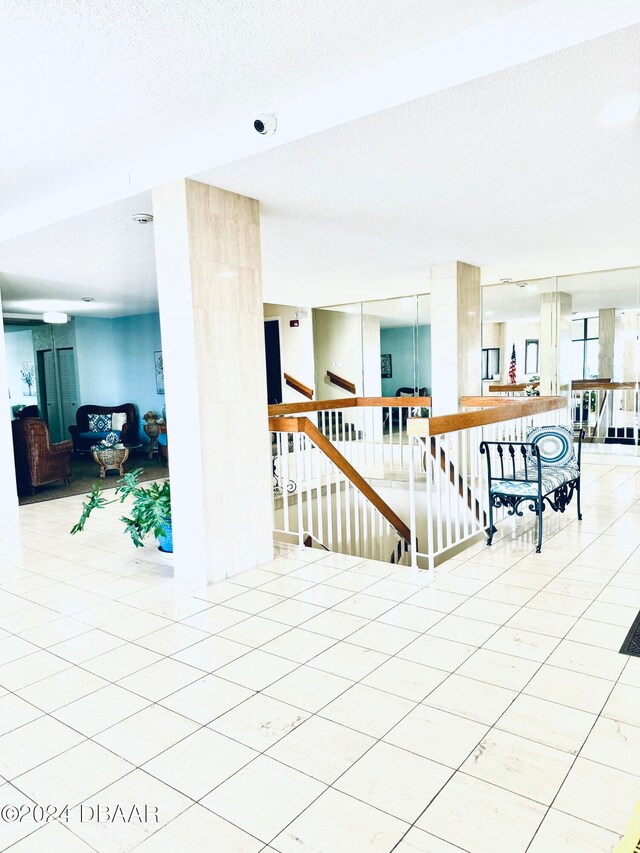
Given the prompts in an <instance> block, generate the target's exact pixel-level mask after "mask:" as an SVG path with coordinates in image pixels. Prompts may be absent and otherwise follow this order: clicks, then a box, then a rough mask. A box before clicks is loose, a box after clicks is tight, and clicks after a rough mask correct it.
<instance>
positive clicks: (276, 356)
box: [264, 317, 282, 406]
mask: <svg viewBox="0 0 640 853" xmlns="http://www.w3.org/2000/svg"><path fill="white" fill-rule="evenodd" d="M264 348H265V353H266V357H267V401H268V403H269V405H270V406H272V405H274V404H277V403H281V402H282V362H281V360H280V321H279V320H278V319H277V318H275V317H274V318H273V319H271V320H265V321H264Z"/></svg>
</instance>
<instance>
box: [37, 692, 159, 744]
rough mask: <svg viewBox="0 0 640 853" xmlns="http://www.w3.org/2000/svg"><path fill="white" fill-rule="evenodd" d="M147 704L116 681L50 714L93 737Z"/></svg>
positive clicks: (145, 700)
mask: <svg viewBox="0 0 640 853" xmlns="http://www.w3.org/2000/svg"><path fill="white" fill-rule="evenodd" d="M148 704H149V700H148V699H143V698H142V696H136V695H135V694H134V693H130V692H129V691H128V690H124V689H123V688H122V687H118V685H117V684H109V685H107V686H106V687H103V688H102V689H101V690H97V691H96V692H95V693H91V694H89V695H88V696H85V697H84V698H82V699H77V700H76V701H75V702H71V703H70V704H69V705H65V706H64V707H62V708H58V710H57V711H54V712H53V716H54V717H55V718H56V719H57V720H60V721H61V722H62V723H65V724H66V725H68V726H70V727H71V728H72V729H76V730H77V731H79V732H81V733H82V734H83V735H86V736H87V737H93V736H94V735H96V734H97V733H98V732H101V731H103V730H104V729H106V728H109V727H110V726H113V725H115V724H116V723H119V722H121V721H122V720H124V719H126V718H127V717H130V716H132V715H133V714H137V713H138V711H141V710H142V709H143V708H146V707H147V705H148Z"/></svg>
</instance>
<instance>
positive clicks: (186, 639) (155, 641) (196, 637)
mask: <svg viewBox="0 0 640 853" xmlns="http://www.w3.org/2000/svg"><path fill="white" fill-rule="evenodd" d="M208 636H209V634H208V633H207V632H206V631H200V630H198V629H197V628H191V627H189V626H188V625H183V624H182V623H180V622H174V623H173V624H171V625H168V626H167V627H165V628H160V630H159V631H153V632H152V633H151V634H145V635H144V636H142V637H139V638H138V639H137V640H136V644H137V645H138V646H142V647H143V648H145V649H151V651H152V652H158V654H160V655H172V654H173V653H174V652H179V651H180V650H181V649H185V648H186V647H187V646H192V645H193V644H194V643H197V642H199V641H200V640H205V639H206V638H207V637H208Z"/></svg>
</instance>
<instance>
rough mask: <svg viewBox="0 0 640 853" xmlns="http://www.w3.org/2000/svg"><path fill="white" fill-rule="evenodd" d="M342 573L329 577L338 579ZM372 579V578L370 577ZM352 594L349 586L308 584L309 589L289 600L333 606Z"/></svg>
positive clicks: (320, 605) (332, 579)
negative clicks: (345, 587) (344, 587)
mask: <svg viewBox="0 0 640 853" xmlns="http://www.w3.org/2000/svg"><path fill="white" fill-rule="evenodd" d="M341 577H342V575H338V576H337V577H335V578H331V581H332V582H333V581H334V580H336V581H337V580H340V578H341ZM371 580H372V581H373V580H374V578H371ZM351 595H352V590H351V588H348V589H343V588H342V587H341V586H340V587H338V586H334V585H331V586H330V585H329V584H326V583H322V584H318V585H317V586H310V587H309V589H306V590H305V591H304V592H301V593H300V594H299V595H294V596H293V598H292V599H290V600H291V601H301V602H303V603H306V604H312V605H314V606H317V607H334V606H335V605H336V604H339V603H340V602H341V601H345V600H346V599H347V598H350V597H351Z"/></svg>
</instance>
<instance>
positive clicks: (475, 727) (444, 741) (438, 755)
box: [384, 705, 488, 768]
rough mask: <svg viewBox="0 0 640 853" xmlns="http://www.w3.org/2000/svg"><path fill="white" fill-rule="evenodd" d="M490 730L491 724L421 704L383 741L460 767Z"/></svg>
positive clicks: (450, 765) (447, 764)
mask: <svg viewBox="0 0 640 853" xmlns="http://www.w3.org/2000/svg"><path fill="white" fill-rule="evenodd" d="M487 731H488V727H487V726H485V725H483V724H482V723H476V722H474V721H472V720H467V719H465V718H464V717H459V716H457V715H456V714H449V713H447V712H446V711H440V710H438V709H436V708H430V707H429V706H428V705H418V706H417V707H416V708H414V710H413V711H411V713H409V714H407V716H406V717H404V719H402V720H400V722H399V723H398V724H397V725H396V726H394V727H393V728H392V729H391V731H390V732H388V733H387V734H386V735H385V737H384V740H385V741H386V742H387V743H392V744H394V745H395V746H399V747H402V748H403V749H406V750H410V751H411V752H415V753H417V754H418V755H422V756H423V757H424V758H430V759H432V760H433V761H438V762H439V763H440V764H445V765H446V766H447V767H453V768H457V767H459V766H460V765H461V764H462V762H463V761H464V760H465V759H466V758H467V756H468V755H469V754H470V753H471V751H472V750H473V749H475V747H476V746H477V745H478V743H479V742H480V741H481V740H482V738H483V737H484V736H485V735H486V734H487Z"/></svg>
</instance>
